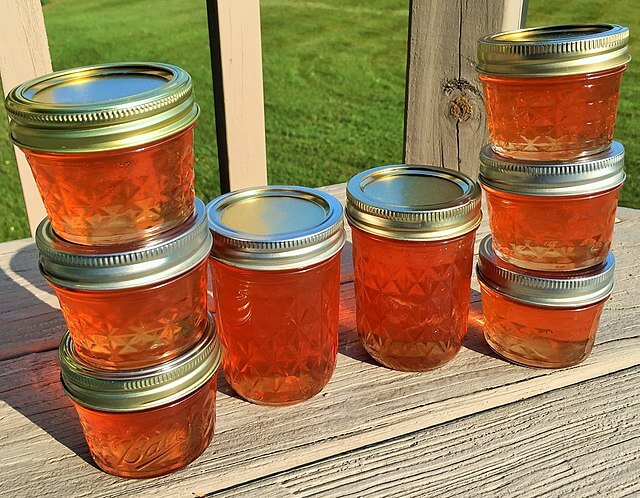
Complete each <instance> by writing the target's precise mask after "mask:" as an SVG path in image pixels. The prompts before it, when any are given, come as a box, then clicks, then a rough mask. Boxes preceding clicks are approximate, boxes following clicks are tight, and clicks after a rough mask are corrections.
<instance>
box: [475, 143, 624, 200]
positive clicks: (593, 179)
mask: <svg viewBox="0 0 640 498" xmlns="http://www.w3.org/2000/svg"><path fill="white" fill-rule="evenodd" d="M625 178H626V175H625V172H624V147H623V146H622V144H621V143H620V142H616V141H614V142H612V143H611V147H610V148H609V149H607V150H606V151H604V152H601V153H599V154H594V155H592V156H586V157H583V158H581V159H578V160H576V161H555V162H548V163H547V162H538V161H536V162H530V161H521V160H518V159H511V158H506V157H503V156H501V155H499V154H496V153H495V152H494V151H493V149H492V148H491V145H489V144H488V145H485V146H484V147H483V148H482V150H481V151H480V175H479V180H480V183H481V184H482V185H486V186H488V187H491V188H495V189H497V190H502V191H503V192H509V193H513V194H523V195H531V196H570V195H580V194H592V193H596V192H604V191H605V190H609V189H612V188H614V187H617V186H619V185H622V183H624V180H625Z"/></svg>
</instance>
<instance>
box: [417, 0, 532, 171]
mask: <svg viewBox="0 0 640 498" xmlns="http://www.w3.org/2000/svg"><path fill="white" fill-rule="evenodd" d="M526 10H527V0H412V1H411V6H410V12H409V43H408V50H407V88H406V99H405V143H404V161H405V162H406V163H408V164H431V165H435V166H442V167H446V168H450V169H457V170H459V171H463V172H464V173H467V174H469V175H471V176H472V177H474V178H475V176H476V175H477V172H478V151H479V150H480V147H481V146H482V145H483V144H484V143H486V141H487V132H486V126H485V113H484V103H483V98H482V89H481V86H480V82H479V81H478V79H477V76H476V71H475V63H476V43H477V41H478V38H480V36H482V35H486V34H490V33H495V32H498V31H503V30H511V29H517V28H519V27H521V26H524V22H525V16H526Z"/></svg>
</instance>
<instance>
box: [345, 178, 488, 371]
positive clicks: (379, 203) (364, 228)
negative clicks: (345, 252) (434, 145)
mask: <svg viewBox="0 0 640 498" xmlns="http://www.w3.org/2000/svg"><path fill="white" fill-rule="evenodd" d="M480 219H481V213H480V188H479V187H478V185H477V184H476V183H475V182H474V181H473V180H471V179H470V178H469V177H467V176H466V175H463V174H461V173H459V172H457V171H451V170H447V169H444V168H435V167H429V166H408V165H396V166H382V167H379V168H373V169H370V170H367V171H364V172H362V173H360V174H358V175H356V176H354V177H353V178H352V179H351V180H350V181H349V183H348V184H347V220H348V221H349V224H350V225H351V228H352V242H353V266H354V281H355V294H356V320H357V329H358V335H359V336H360V339H361V341H362V344H363V345H364V347H365V349H366V350H367V351H368V352H369V354H370V355H371V356H372V357H373V358H375V359H376V360H377V361H378V362H380V363H382V364H383V365H385V366H387V367H389V368H393V369H396V370H406V371H424V370H431V369H433V368H436V367H438V366H440V365H443V364H445V363H446V362H448V361H449V360H451V359H452V358H453V357H454V356H455V355H456V354H457V352H458V351H459V350H460V347H461V346H462V341H463V340H464V337H465V335H466V332H467V321H468V316H469V296H470V293H471V270H472V267H473V243H474V239H475V232H476V229H477V228H478V225H479V224H480Z"/></svg>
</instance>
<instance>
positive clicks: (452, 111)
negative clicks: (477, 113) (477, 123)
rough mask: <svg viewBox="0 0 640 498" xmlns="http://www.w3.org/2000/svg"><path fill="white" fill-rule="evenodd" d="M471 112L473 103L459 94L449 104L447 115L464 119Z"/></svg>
mask: <svg viewBox="0 0 640 498" xmlns="http://www.w3.org/2000/svg"><path fill="white" fill-rule="evenodd" d="M472 114H473V105H472V104H471V102H470V101H469V99H468V98H467V97H465V96H464V95H459V96H458V97H456V98H455V99H453V100H452V101H451V103H450V104H449V115H450V116H451V117H452V118H453V119H455V120H457V121H466V120H467V119H469V118H470V117H471V115H472Z"/></svg>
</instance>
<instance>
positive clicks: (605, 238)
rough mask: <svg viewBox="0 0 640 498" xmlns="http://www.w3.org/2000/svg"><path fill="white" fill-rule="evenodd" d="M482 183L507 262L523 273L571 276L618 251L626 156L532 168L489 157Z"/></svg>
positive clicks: (615, 151)
mask: <svg viewBox="0 0 640 498" xmlns="http://www.w3.org/2000/svg"><path fill="white" fill-rule="evenodd" d="M480 158H481V170H480V183H481V184H482V187H483V189H484V191H485V193H486V200H487V210H488V213H489V226H490V227H491V232H492V234H493V244H494V249H495V250H496V252H497V253H498V254H499V256H500V257H501V258H502V259H504V260H506V261H509V262H510V263H513V264H514V265H516V266H520V267H522V268H529V269H534V270H554V271H570V270H575V269H580V268H587V267H589V266H593V265H596V264H598V263H600V262H601V261H603V260H604V259H605V258H606V257H607V255H608V254H609V251H610V249H611V240H612V238H613V228H614V223H615V215H616V208H617V203H618V194H619V193H620V189H621V188H622V182H623V181H624V178H625V174H624V170H623V165H624V148H623V147H622V145H621V144H620V143H619V142H613V143H612V146H611V148H610V149H609V150H608V151H606V152H603V153H601V154H596V155H594V156H591V157H589V158H584V159H582V160H580V161H574V162H556V163H544V164H536V165H532V164H531V163H528V162H524V161H516V160H507V159H504V158H502V157H500V156H498V155H497V154H495V153H494V152H493V151H492V150H491V148H490V147H488V146H487V147H485V148H484V149H483V150H482V152H481V156H480Z"/></svg>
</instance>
